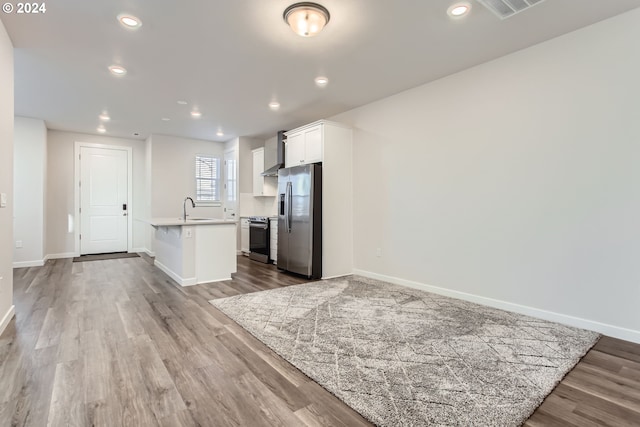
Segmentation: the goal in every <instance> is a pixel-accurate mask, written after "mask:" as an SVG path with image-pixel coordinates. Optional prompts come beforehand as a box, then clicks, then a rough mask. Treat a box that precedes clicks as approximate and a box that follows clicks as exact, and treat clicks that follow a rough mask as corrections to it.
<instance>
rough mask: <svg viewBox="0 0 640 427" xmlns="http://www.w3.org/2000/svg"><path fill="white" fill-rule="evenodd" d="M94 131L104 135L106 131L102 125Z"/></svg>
mask: <svg viewBox="0 0 640 427" xmlns="http://www.w3.org/2000/svg"><path fill="white" fill-rule="evenodd" d="M96 130H97V131H98V132H99V133H105V132H106V131H107V129H105V127H104V126H102V125H100V126H98V127H97V128H96Z"/></svg>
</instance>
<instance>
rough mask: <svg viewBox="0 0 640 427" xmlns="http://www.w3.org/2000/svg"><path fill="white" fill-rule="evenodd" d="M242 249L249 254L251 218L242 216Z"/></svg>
mask: <svg viewBox="0 0 640 427" xmlns="http://www.w3.org/2000/svg"><path fill="white" fill-rule="evenodd" d="M240 250H241V251H242V253H245V254H248V253H249V251H250V249H249V218H240Z"/></svg>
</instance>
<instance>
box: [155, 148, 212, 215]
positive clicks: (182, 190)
mask: <svg viewBox="0 0 640 427" xmlns="http://www.w3.org/2000/svg"><path fill="white" fill-rule="evenodd" d="M196 154H205V155H212V156H216V157H219V158H220V159H222V158H223V157H224V143H222V142H215V141H203V140H197V139H188V138H178V137H175V136H167V135H153V136H152V137H151V165H152V171H151V186H152V188H151V216H152V217H154V218H173V217H175V218H179V217H181V216H182V209H183V203H184V199H185V197H187V196H190V197H192V198H193V199H194V200H195V197H196V195H195V193H196V180H195V158H196ZM187 215H192V216H199V217H207V218H222V216H223V215H222V207H220V206H217V207H203V206H198V207H197V208H195V209H194V208H192V207H191V206H187Z"/></svg>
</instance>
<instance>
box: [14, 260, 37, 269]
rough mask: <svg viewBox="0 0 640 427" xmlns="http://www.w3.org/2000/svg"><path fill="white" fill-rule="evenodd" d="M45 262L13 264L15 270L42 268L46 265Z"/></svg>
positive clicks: (17, 262) (19, 262) (18, 262)
mask: <svg viewBox="0 0 640 427" xmlns="http://www.w3.org/2000/svg"><path fill="white" fill-rule="evenodd" d="M44 262H45V261H44V260H43V259H41V260H36V261H15V262H14V263H13V268H24V267H42V266H43V265H44Z"/></svg>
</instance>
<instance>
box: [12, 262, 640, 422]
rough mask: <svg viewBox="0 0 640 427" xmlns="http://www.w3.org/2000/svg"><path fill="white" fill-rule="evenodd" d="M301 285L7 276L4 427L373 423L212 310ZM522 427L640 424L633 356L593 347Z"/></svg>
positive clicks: (281, 279)
mask: <svg viewBox="0 0 640 427" xmlns="http://www.w3.org/2000/svg"><path fill="white" fill-rule="evenodd" d="M305 281H306V280H304V279H300V278H297V277H293V276H289V275H286V274H283V273H280V272H278V271H277V270H276V269H275V268H274V267H273V266H267V265H264V264H260V263H256V262H252V261H249V260H248V259H247V258H244V257H239V259H238V273H237V274H236V275H235V276H234V279H233V280H232V281H226V282H220V283H215V284H208V285H198V286H193V287H188V288H181V287H179V286H177V285H176V284H175V283H174V282H173V281H171V279H169V278H168V277H167V276H166V275H165V274H164V273H162V272H160V271H159V270H158V269H156V268H155V267H153V266H152V265H151V263H150V259H149V258H148V257H142V258H127V259H116V260H105V261H93V262H84V263H72V262H71V259H63V260H54V261H49V262H47V264H46V265H45V266H44V267H37V268H23V269H16V270H15V271H14V288H15V290H14V301H15V305H16V318H15V319H14V320H13V321H12V322H11V324H10V325H9V327H8V328H7V330H6V331H5V332H4V334H3V335H2V336H0V426H9V425H12V426H13V425H16V426H18V425H19V426H22V425H29V426H44V425H51V426H58V425H65V426H67V425H75V426H90V425H95V426H118V425H135V426H147V425H149V426H155V425H159V426H224V425H233V426H245V425H247V426H249V425H250V426H260V425H285V426H301V425H309V426H358V425H362V426H364V425H370V424H369V423H368V422H367V421H366V420H364V419H363V418H362V417H361V416H360V415H358V414H357V413H356V412H354V411H353V410H352V409H350V408H349V407H347V406H346V405H344V404H343V403H342V402H340V401H339V400H338V399H337V398H335V397H334V396H333V395H331V394H330V393H329V392H327V391H325V390H324V389H322V388H321V387H320V386H319V385H317V384H316V383H314V382H313V381H311V380H310V379H308V378H307V377H306V376H305V375H304V374H302V373H300V372H299V371H298V370H297V369H295V368H293V367H292V366H291V365H289V364H288V363H287V362H286V361H284V360H283V359H281V358H280V357H278V356H277V355H275V354H274V353H273V352H272V351H271V350H269V349H268V348H267V347H266V346H264V345H263V344H262V343H260V342H259V341H257V340H256V339H254V338H253V337H252V336H251V335H249V334H248V333H247V332H245V331H244V330H243V329H242V328H240V327H238V326H237V325H236V324H235V323H233V322H232V321H231V320H229V319H228V318H227V317H226V316H224V315H223V314H222V313H220V312H219V311H217V310H216V309H215V308H214V307H213V306H211V305H210V304H209V303H208V300H210V299H214V298H222V297H226V296H230V295H237V294H240V293H247V292H255V291H260V290H266V289H273V288H278V287H281V286H289V285H295V284H299V283H303V282H305ZM525 425H527V426H542V425H544V426H547V425H563V426H567V425H576V426H590V425H615V426H623V425H640V345H636V344H631V343H627V342H624V341H620V340H615V339H612V338H606V337H605V338H603V339H602V340H601V341H600V342H599V343H598V344H597V345H596V346H595V347H594V349H592V350H591V351H590V352H589V353H588V354H587V356H586V357H585V358H584V359H583V360H582V361H581V362H580V363H579V364H578V365H577V366H576V368H575V369H574V370H573V371H572V372H571V373H569V375H567V377H566V378H565V379H564V381H563V382H562V383H561V384H560V385H559V386H558V387H557V388H556V390H555V391H554V392H553V393H552V394H551V395H550V396H549V397H548V398H547V399H546V400H545V402H544V403H543V404H542V405H541V406H540V408H538V410H537V411H536V412H535V413H534V414H533V416H532V417H531V418H530V419H529V421H527V423H526V424H525Z"/></svg>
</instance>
